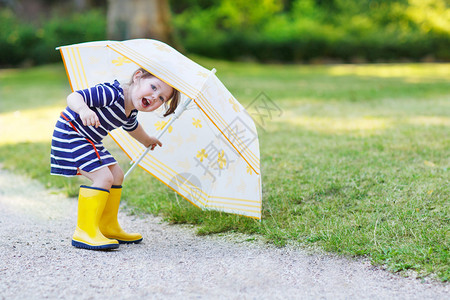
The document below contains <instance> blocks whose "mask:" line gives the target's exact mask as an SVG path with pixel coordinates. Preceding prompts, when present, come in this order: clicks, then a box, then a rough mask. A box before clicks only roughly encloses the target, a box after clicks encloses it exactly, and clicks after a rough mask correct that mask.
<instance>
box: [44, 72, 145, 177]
mask: <svg viewBox="0 0 450 300" xmlns="http://www.w3.org/2000/svg"><path fill="white" fill-rule="evenodd" d="M76 92H77V93H79V94H80V95H81V96H83V99H84V101H85V102H86V104H87V105H88V106H89V107H90V108H91V109H92V110H93V111H94V112H95V113H96V114H97V116H98V118H99V120H100V126H99V127H97V128H95V127H94V126H84V125H83V122H82V121H81V119H80V116H79V115H78V114H77V113H76V112H74V111H73V110H71V109H70V108H69V107H66V109H65V110H64V111H63V112H62V114H61V116H60V117H59V119H58V121H57V122H56V126H55V130H54V132H53V138H52V148H51V155H50V158H51V165H50V166H51V170H50V173H51V174H52V175H61V176H75V175H77V174H78V169H81V170H83V171H86V172H92V171H95V170H98V169H100V168H102V167H105V166H110V165H113V164H116V163H117V161H116V160H115V159H114V157H113V156H112V155H111V154H110V153H109V152H108V150H106V149H105V147H104V146H103V144H102V140H103V138H104V137H105V136H106V135H107V134H108V132H110V131H111V130H113V129H115V128H118V127H122V128H123V129H124V130H126V131H133V130H135V129H136V128H137V126H138V122H137V118H136V117H137V112H138V111H137V110H133V111H132V112H131V114H130V115H129V116H126V114H125V100H124V96H123V89H122V88H121V87H120V83H119V82H118V81H117V80H115V81H114V83H112V84H111V83H104V84H98V85H96V86H94V87H91V88H89V89H85V90H80V91H76ZM74 128H75V129H74Z"/></svg>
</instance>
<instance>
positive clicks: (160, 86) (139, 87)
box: [131, 77, 173, 112]
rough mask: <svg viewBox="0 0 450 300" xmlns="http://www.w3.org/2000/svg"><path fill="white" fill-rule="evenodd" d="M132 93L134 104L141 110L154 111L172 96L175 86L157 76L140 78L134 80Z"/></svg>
mask: <svg viewBox="0 0 450 300" xmlns="http://www.w3.org/2000/svg"><path fill="white" fill-rule="evenodd" d="M134 84H135V87H134V88H133V93H132V94H131V101H132V103H133V106H134V107H135V108H136V109H137V110H139V111H147V112H148V111H154V110H156V109H158V108H159V107H160V106H161V105H162V104H163V103H164V102H166V101H167V100H169V98H170V97H171V96H172V93H173V88H172V87H171V86H170V85H168V84H167V83H165V82H164V81H161V80H159V79H158V78H156V77H147V78H140V77H138V78H137V79H136V80H135V81H134Z"/></svg>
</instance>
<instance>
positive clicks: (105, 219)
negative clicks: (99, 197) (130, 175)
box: [100, 185, 142, 244]
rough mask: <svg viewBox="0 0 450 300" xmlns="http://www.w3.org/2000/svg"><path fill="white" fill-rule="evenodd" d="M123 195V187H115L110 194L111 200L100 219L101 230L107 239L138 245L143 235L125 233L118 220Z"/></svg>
mask: <svg viewBox="0 0 450 300" xmlns="http://www.w3.org/2000/svg"><path fill="white" fill-rule="evenodd" d="M121 195H122V186H121V185H113V186H112V187H111V190H110V192H109V198H108V201H107V202H106V206H105V209H104V211H103V215H102V218H101V219H100V230H101V232H102V233H103V234H104V235H105V236H106V237H108V238H111V239H116V240H118V241H119V243H121V244H131V243H136V244H137V243H139V242H141V241H142V235H140V234H139V233H127V232H125V231H124V230H123V229H122V227H120V225H119V221H118V220H117V214H118V212H119V204H120V196H121Z"/></svg>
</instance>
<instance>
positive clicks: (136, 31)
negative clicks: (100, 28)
mask: <svg viewBox="0 0 450 300" xmlns="http://www.w3.org/2000/svg"><path fill="white" fill-rule="evenodd" d="M108 38H109V39H112V40H127V39H134V38H151V39H157V40H160V41H163V42H165V43H169V44H173V37H172V29H171V26H170V8H169V2H168V0H128V1H126V0H108Z"/></svg>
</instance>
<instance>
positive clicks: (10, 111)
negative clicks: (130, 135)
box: [0, 58, 450, 281]
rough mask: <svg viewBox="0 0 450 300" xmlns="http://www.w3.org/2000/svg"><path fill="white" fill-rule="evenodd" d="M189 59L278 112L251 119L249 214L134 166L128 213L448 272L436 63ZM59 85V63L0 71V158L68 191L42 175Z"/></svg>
mask: <svg viewBox="0 0 450 300" xmlns="http://www.w3.org/2000/svg"><path fill="white" fill-rule="evenodd" d="M197 61H199V62H200V63H201V64H203V65H204V66H205V67H207V68H212V67H215V68H216V69H217V70H218V72H217V75H218V76H219V78H220V79H222V81H223V82H224V83H225V85H226V86H227V87H228V88H229V89H230V91H231V92H232V93H233V94H234V95H235V96H236V98H237V99H239V101H240V102H241V103H242V104H243V105H244V106H247V105H249V104H250V103H251V102H252V100H253V99H255V97H257V96H258V95H259V94H260V92H264V93H265V94H266V95H267V96H268V97H270V98H271V99H272V100H273V101H274V102H275V103H276V104H277V105H278V106H279V107H280V108H281V110H282V112H281V115H279V114H274V115H272V116H270V117H267V118H266V119H265V122H264V124H263V125H262V126H260V127H259V128H258V130H259V139H260V149H261V168H262V176H263V180H262V182H263V220H262V222H257V221H254V220H252V219H249V218H245V217H239V216H234V215H227V214H221V213H217V212H202V211H199V210H198V209H196V208H194V207H192V206H191V205H190V204H189V203H187V201H185V200H183V199H180V198H179V197H177V196H176V195H175V194H174V193H173V192H171V190H170V189H168V188H167V187H166V186H165V185H163V184H161V183H160V182H159V181H158V180H156V179H154V178H152V177H150V175H148V174H147V173H145V172H144V171H142V170H140V169H137V170H136V171H135V172H134V173H133V174H132V175H131V176H130V179H129V180H128V182H126V184H125V185H124V187H125V189H124V199H125V201H126V202H127V205H128V207H129V208H130V209H131V211H132V212H136V213H137V212H145V213H153V214H161V215H163V216H164V217H165V218H166V220H168V221H169V222H172V223H192V224H197V225H198V227H197V228H198V233H199V234H211V233H220V232H225V231H234V232H244V233H251V234H258V235H260V236H263V237H264V238H265V239H267V241H269V242H272V243H274V244H276V245H280V246H282V245H284V244H286V243H287V242H290V243H291V242H292V243H300V244H303V245H313V246H317V247H321V248H323V249H325V250H327V251H332V252H335V253H341V254H344V255H360V256H365V257H368V258H370V259H371V261H372V262H373V263H374V264H377V265H385V266H386V267H387V268H388V269H390V270H392V271H394V272H400V271H401V272H404V271H408V270H414V271H416V272H418V274H419V275H420V276H428V275H432V276H437V278H438V279H439V280H442V281H449V280H450V268H449V266H450V262H449V247H450V230H449V229H450V209H449V204H450V202H449V195H450V183H449V178H450V176H449V164H450V150H449V149H450V65H449V64H395V65H333V66H295V65H288V66H280V65H258V64H251V63H229V62H222V61H213V60H206V59H203V58H197ZM69 92H70V90H69V84H68V82H67V79H66V75H65V72H64V69H63V66H62V64H60V65H51V66H44V67H37V68H32V69H27V70H0V163H1V164H2V165H3V167H4V168H7V169H10V170H14V171H16V172H20V173H26V174H28V175H29V176H31V177H33V178H36V179H38V180H40V181H42V182H43V183H44V184H45V185H46V186H47V187H49V188H52V189H53V190H57V191H63V192H65V193H67V194H68V195H70V196H75V195H76V194H77V189H78V185H79V184H80V183H81V181H80V179H70V180H68V179H66V178H62V177H61V178H60V177H56V176H50V175H49V168H50V167H49V151H50V143H49V142H50V138H51V133H52V129H53V125H54V123H55V121H56V118H57V116H58V114H59V112H60V111H61V110H62V109H63V108H64V106H65V97H66V95H67V94H68V93H69ZM249 110H251V108H249ZM106 144H107V145H108V146H109V148H110V150H111V152H112V153H113V154H114V155H115V156H116V157H117V158H118V160H119V162H120V164H121V165H122V167H123V168H124V169H127V168H128V160H127V159H126V157H125V155H124V154H122V153H121V151H120V150H119V149H118V147H117V146H115V144H114V143H113V142H112V141H111V140H109V139H108V140H107V141H106ZM82 183H85V182H82Z"/></svg>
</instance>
